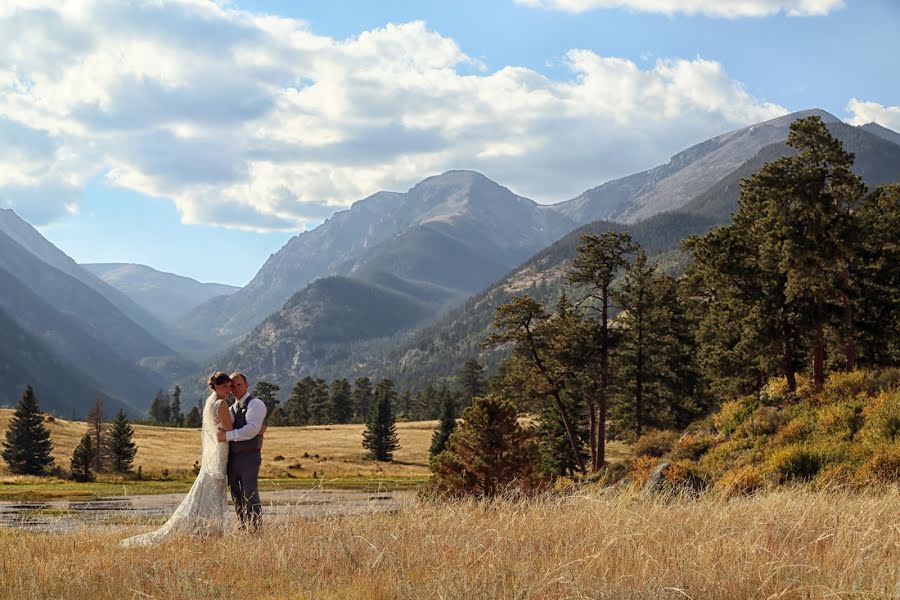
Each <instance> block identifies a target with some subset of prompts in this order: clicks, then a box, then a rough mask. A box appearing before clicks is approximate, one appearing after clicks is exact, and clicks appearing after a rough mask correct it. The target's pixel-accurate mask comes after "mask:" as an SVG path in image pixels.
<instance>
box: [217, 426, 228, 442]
mask: <svg viewBox="0 0 900 600" xmlns="http://www.w3.org/2000/svg"><path fill="white" fill-rule="evenodd" d="M216 437H217V438H219V441H220V442H227V441H228V439H227V438H226V437H225V432H224V431H222V430H221V429H220V430H219V433H218V434H217V435H216Z"/></svg>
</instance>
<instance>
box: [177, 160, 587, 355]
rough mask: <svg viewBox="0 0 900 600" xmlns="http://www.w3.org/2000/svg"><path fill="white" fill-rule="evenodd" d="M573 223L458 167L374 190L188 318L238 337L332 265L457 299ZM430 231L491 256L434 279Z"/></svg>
mask: <svg viewBox="0 0 900 600" xmlns="http://www.w3.org/2000/svg"><path fill="white" fill-rule="evenodd" d="M574 226H575V224H574V223H573V222H572V221H571V220H570V219H569V218H568V217H566V216H564V215H561V214H558V213H557V212H555V211H552V210H550V209H549V208H548V207H546V206H542V205H539V204H537V203H536V202H533V201H532V200H528V199H527V198H523V197H521V196H518V195H516V194H514V193H513V192H511V191H510V190H509V189H507V188H505V187H503V186H500V185H498V184H497V183H495V182H493V181H491V180H489V179H488V178H486V177H484V176H483V175H481V174H479V173H475V172H472V171H450V172H447V173H444V174H442V175H437V176H434V177H429V178H427V179H425V180H423V181H422V182H420V183H418V184H417V185H415V186H414V187H413V188H411V189H410V190H409V191H408V192H406V193H396V192H379V193H377V194H374V195H372V196H369V197H368V198H365V199H363V200H360V201H358V202H356V203H354V204H353V205H352V207H351V208H350V209H348V210H344V211H340V212H337V213H335V214H334V215H333V216H332V217H331V218H329V219H328V220H326V221H325V223H323V224H322V225H320V226H319V227H317V228H315V229H313V230H311V231H307V232H304V233H301V234H299V235H297V236H295V237H293V238H291V240H289V241H288V242H287V244H285V245H284V246H283V247H282V248H281V249H280V250H279V251H278V252H277V253H275V254H273V255H272V256H271V257H270V258H269V260H268V261H266V263H265V264H264V265H263V267H262V268H261V269H260V270H259V272H258V273H257V275H256V276H255V277H254V278H253V280H252V281H251V282H250V283H249V284H248V285H247V286H246V287H244V288H243V289H241V290H240V291H238V292H236V293H235V294H233V295H231V296H229V297H227V298H215V299H213V300H210V301H209V302H207V303H205V304H202V305H200V306H198V307H197V308H195V309H194V310H193V311H192V312H191V313H190V314H189V315H188V316H187V317H186V318H185V319H183V320H182V322H181V327H182V329H183V331H186V332H190V333H192V334H194V335H197V334H198V333H199V332H203V331H206V332H213V333H214V334H215V335H216V336H217V337H218V338H219V339H220V340H234V339H236V338H238V337H240V336H241V335H243V334H245V333H247V332H248V331H250V330H251V329H252V328H253V327H254V326H255V325H257V324H258V323H259V322H260V320H261V317H263V318H264V315H268V314H271V313H272V312H274V311H276V310H278V309H279V308H281V306H282V305H283V304H284V303H285V301H286V300H287V299H288V298H290V297H291V296H292V295H293V294H295V293H297V292H299V291H300V290H302V289H303V287H304V286H305V285H307V284H308V283H310V282H311V281H313V280H314V279H316V278H318V277H324V276H330V275H344V276H351V277H357V278H359V279H363V280H365V279H369V278H371V277H373V276H377V275H378V273H380V272H385V273H389V274H391V275H394V276H398V277H401V278H406V276H408V277H409V281H410V282H419V283H422V284H423V285H435V284H437V285H439V286H442V287H445V288H446V289H447V290H448V296H447V301H451V300H452V299H454V298H456V297H459V296H460V295H463V296H465V295H468V294H470V293H472V292H474V291H476V289H477V288H475V289H473V287H472V286H473V285H478V284H480V283H481V282H484V281H490V280H492V279H493V278H496V277H499V276H500V275H502V273H503V272H504V271H505V270H508V269H509V268H511V267H512V266H513V265H515V264H516V263H518V262H520V261H521V260H523V259H524V258H525V257H527V256H528V255H530V254H531V253H533V252H534V251H535V250H537V249H539V248H541V247H543V246H544V245H546V244H549V243H551V242H552V241H553V240H555V239H557V238H558V237H559V236H561V235H563V234H564V233H565V232H567V231H569V230H570V229H571V228H572V227H574ZM428 240H431V241H436V240H440V243H441V244H457V245H458V247H459V248H461V249H462V250H463V251H464V252H467V253H470V254H473V255H480V256H482V257H483V258H484V260H483V261H479V263H476V264H473V265H471V268H472V269H474V270H476V271H478V272H479V274H478V275H476V276H474V277H470V278H471V279H472V280H473V281H474V282H475V283H471V282H468V281H457V280H452V281H446V280H445V281H442V282H440V283H437V282H435V281H433V280H431V279H429V277H430V275H429V274H428V272H427V271H428V270H427V269H424V268H423V267H422V265H421V264H419V266H416V264H414V263H417V262H418V263H423V262H428V261H429V260H432V259H435V258H436V257H435V256H434V254H431V256H430V257H426V256H425V254H428V253H429V248H430V243H431V242H430V241H428ZM399 248H406V249H410V248H415V249H416V250H417V251H420V252H421V253H424V254H422V256H418V255H417V253H416V252H412V253H409V252H407V251H404V250H398V249H399ZM451 258H452V257H451ZM420 259H421V260H420ZM401 263H402V264H401ZM423 275H424V277H423ZM467 276H468V275H467Z"/></svg>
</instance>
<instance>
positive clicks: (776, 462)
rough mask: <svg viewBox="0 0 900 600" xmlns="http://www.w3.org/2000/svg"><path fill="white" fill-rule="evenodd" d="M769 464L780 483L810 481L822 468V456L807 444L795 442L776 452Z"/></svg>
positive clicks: (769, 468)
mask: <svg viewBox="0 0 900 600" xmlns="http://www.w3.org/2000/svg"><path fill="white" fill-rule="evenodd" d="M767 466H768V470H769V471H770V472H772V473H774V474H775V476H776V477H777V478H778V482H779V483H786V482H788V481H793V480H802V481H809V480H810V479H812V478H813V477H815V476H816V474H817V473H818V472H819V469H821V468H822V458H821V456H820V455H819V454H818V453H816V452H814V451H813V450H811V449H810V448H808V447H807V446H806V445H803V444H794V445H791V446H788V447H786V448H782V449H780V450H778V451H777V452H775V454H773V455H772V457H771V458H770V459H769V462H768V465H767Z"/></svg>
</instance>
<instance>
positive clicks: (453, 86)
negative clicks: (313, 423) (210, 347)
mask: <svg viewBox="0 0 900 600" xmlns="http://www.w3.org/2000/svg"><path fill="white" fill-rule="evenodd" d="M0 37H2V39H4V40H7V41H8V42H7V43H5V44H4V45H2V46H0V142H2V143H0V205H2V206H7V207H10V206H11V207H14V208H17V210H20V211H22V212H23V214H25V215H26V216H27V217H29V218H31V219H32V220H34V221H35V222H49V221H51V220H53V219H54V218H56V217H58V216H60V215H62V214H65V213H66V212H68V211H71V210H74V209H75V208H76V207H77V200H78V196H79V195H80V192H81V190H82V189H83V186H84V184H85V182H86V181H87V180H89V179H90V178H92V177H94V176H96V175H98V174H103V173H106V174H107V175H106V177H107V178H108V179H109V180H110V181H112V182H114V183H115V184H117V185H120V186H123V187H126V188H129V189H132V190H135V191H138V192H142V193H145V194H150V195H153V196H157V197H163V198H168V199H170V200H171V201H172V202H174V203H175V204H176V205H177V207H178V209H179V210H180V212H181V214H182V218H183V220H184V221H185V222H202V223H218V224H223V225H228V226H234V225H235V223H243V225H244V226H246V227H249V228H256V229H260V230H263V229H272V228H285V229H297V228H303V227H304V226H306V225H307V224H308V223H310V222H313V221H318V220H321V219H322V218H324V217H326V216H328V215H329V214H330V213H331V212H333V211H334V210H337V209H339V208H342V207H345V206H348V205H349V204H350V203H351V202H353V201H354V200H357V199H359V198H362V197H364V196H367V195H369V194H371V193H373V192H375V191H377V190H381V189H390V190H401V191H402V190H405V189H407V188H408V187H410V186H411V185H413V184H414V183H416V182H417V181H419V180H421V179H423V178H424V177H426V176H429V175H432V174H435V173H439V172H442V171H445V170H449V169H458V168H471V169H476V170H479V171H481V172H483V173H485V174H486V175H488V176H489V177H492V178H494V179H496V180H498V181H499V182H500V183H502V184H505V185H509V186H510V187H512V188H513V189H515V191H516V192H518V193H521V194H523V195H526V196H529V197H532V198H535V199H537V200H541V201H558V200H563V199H567V198H569V197H572V196H575V195H576V194H578V193H580V192H581V191H583V190H585V189H587V188H589V187H592V186H594V185H597V184H599V183H601V182H602V181H604V180H606V179H609V178H612V177H618V176H622V175H626V174H629V173H632V172H635V171H637V170H641V169H644V168H649V167H651V166H654V165H655V164H658V163H660V162H664V161H665V160H667V159H668V157H669V156H670V155H671V154H672V153H674V152H677V151H679V150H681V149H683V148H684V147H685V146H686V145H688V144H691V143H696V142H699V141H702V140H703V139H706V138H708V137H711V136H713V135H717V134H720V133H722V132H724V131H727V130H729V129H734V128H737V127H742V126H745V125H747V124H750V123H753V122H757V121H761V120H765V119H768V118H772V117H775V116H778V115H781V114H784V113H785V112H786V111H785V109H784V108H782V107H780V106H778V105H775V104H771V103H767V102H761V101H758V100H756V99H754V98H753V97H751V96H750V95H749V94H748V93H747V92H746V91H745V90H744V89H743V87H742V86H741V84H740V83H739V82H736V81H734V80H732V79H730V78H729V77H728V75H727V74H726V73H725V71H724V69H723V68H722V66H721V65H720V64H719V63H716V62H713V61H708V60H703V59H699V58H697V59H693V60H683V59H665V60H663V59H660V60H657V61H656V62H655V63H650V64H647V65H643V64H642V65H640V66H639V65H637V64H635V63H633V62H631V61H628V60H625V59H621V58H615V57H603V56H599V55H597V54H595V53H593V52H591V51H587V50H571V51H570V52H568V53H567V55H566V57H565V61H564V65H565V67H567V69H568V73H569V75H568V77H566V78H564V79H563V80H561V81H558V80H551V79H548V78H547V77H545V76H544V75H542V74H540V73H537V72H535V71H533V70H530V69H526V68H522V67H516V66H508V67H505V68H503V69H500V70H498V71H495V72H488V71H486V70H485V69H484V66H483V65H482V64H481V63H479V62H478V61H476V60H473V59H471V58H470V57H469V56H467V55H466V54H465V53H464V52H463V50H462V49H461V48H460V47H459V46H458V45H457V44H456V43H455V42H454V41H453V40H452V39H450V38H447V37H446V36H443V35H441V34H439V33H437V32H435V31H432V30H430V29H429V28H428V27H427V26H426V25H425V24H424V23H422V22H412V23H406V24H388V25H386V26H385V27H383V28H380V29H375V30H372V31H366V32H362V33H360V34H359V35H358V36H356V37H352V38H349V39H344V40H337V39H332V38H329V37H326V36H320V35H316V34H315V33H314V32H312V31H310V29H309V27H308V26H307V24H306V23H304V22H302V21H298V20H293V19H286V18H280V17H273V16H266V15H258V14H253V13H248V12H244V11H238V10H234V9H231V8H228V7H227V6H224V5H221V4H216V3H213V2H205V1H201V0H180V1H175V0H172V1H169V2H162V1H160V2H152V3H141V4H138V5H133V6H127V5H125V4H123V3H120V2H117V1H114V0H81V2H78V3H76V2H72V3H55V2H46V3H44V4H43V5H41V3H40V2H38V1H35V2H33V3H32V4H31V5H29V6H25V5H20V6H19V9H18V10H13V11H9V10H7V11H6V12H4V9H3V8H2V7H0Z"/></svg>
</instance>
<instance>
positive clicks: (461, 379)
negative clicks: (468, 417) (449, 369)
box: [456, 359, 487, 408]
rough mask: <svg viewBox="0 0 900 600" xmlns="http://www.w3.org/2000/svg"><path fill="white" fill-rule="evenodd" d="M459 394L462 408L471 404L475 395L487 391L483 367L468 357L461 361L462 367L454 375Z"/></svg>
mask: <svg viewBox="0 0 900 600" xmlns="http://www.w3.org/2000/svg"><path fill="white" fill-rule="evenodd" d="M456 379H457V382H458V385H459V390H460V394H461V395H462V402H463V404H462V406H463V408H465V407H467V406H469V405H470V404H472V400H474V399H475V397H476V396H481V395H482V394H484V393H485V392H486V391H487V382H486V381H485V379H484V367H483V366H481V365H480V364H479V363H478V361H477V360H475V359H469V360H467V361H466V362H465V363H463V366H462V369H460V372H459V374H458V375H457V377H456Z"/></svg>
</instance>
